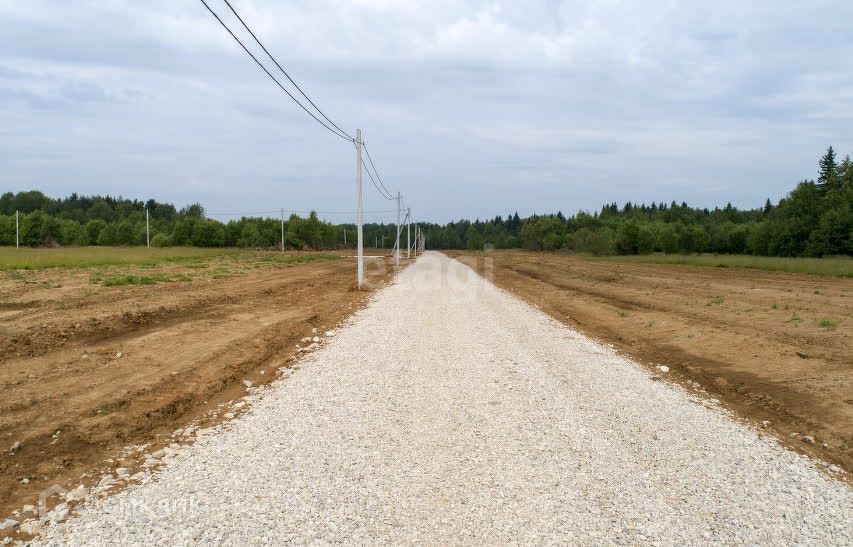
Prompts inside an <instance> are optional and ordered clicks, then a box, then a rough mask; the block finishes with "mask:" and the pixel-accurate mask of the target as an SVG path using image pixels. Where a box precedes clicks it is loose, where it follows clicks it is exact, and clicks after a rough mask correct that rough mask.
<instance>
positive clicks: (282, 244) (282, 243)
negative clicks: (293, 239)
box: [281, 209, 284, 252]
mask: <svg viewBox="0 0 853 547" xmlns="http://www.w3.org/2000/svg"><path fill="white" fill-rule="evenodd" d="M281 252H284V209H282V210H281Z"/></svg>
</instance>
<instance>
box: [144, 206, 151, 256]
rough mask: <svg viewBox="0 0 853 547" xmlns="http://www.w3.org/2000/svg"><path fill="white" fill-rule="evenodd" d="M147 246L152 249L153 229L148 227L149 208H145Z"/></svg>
mask: <svg viewBox="0 0 853 547" xmlns="http://www.w3.org/2000/svg"><path fill="white" fill-rule="evenodd" d="M145 246H146V247H148V248H149V249H150V248H151V229H150V227H149V225H148V207H146V208H145Z"/></svg>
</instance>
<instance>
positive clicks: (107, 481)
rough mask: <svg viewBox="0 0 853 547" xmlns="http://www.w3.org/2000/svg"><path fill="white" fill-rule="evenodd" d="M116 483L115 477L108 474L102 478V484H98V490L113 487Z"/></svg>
mask: <svg viewBox="0 0 853 547" xmlns="http://www.w3.org/2000/svg"><path fill="white" fill-rule="evenodd" d="M115 482H116V478H115V477H113V476H112V475H111V474H106V475H104V476H103V477H101V480H100V482H98V488H104V487H106V486H112V485H113V484H115Z"/></svg>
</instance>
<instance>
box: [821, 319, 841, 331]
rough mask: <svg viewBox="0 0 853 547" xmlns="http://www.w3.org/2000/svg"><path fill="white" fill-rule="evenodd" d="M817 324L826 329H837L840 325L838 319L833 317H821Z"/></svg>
mask: <svg viewBox="0 0 853 547" xmlns="http://www.w3.org/2000/svg"><path fill="white" fill-rule="evenodd" d="M817 325H818V326H819V327H820V328H822V329H826V330H835V328H836V327H837V326H838V321H833V320H832V319H821V320H820V321H818V323H817Z"/></svg>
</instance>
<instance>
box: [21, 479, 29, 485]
mask: <svg viewBox="0 0 853 547" xmlns="http://www.w3.org/2000/svg"><path fill="white" fill-rule="evenodd" d="M21 484H30V478H29V477H24V478H23V479H21Z"/></svg>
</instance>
